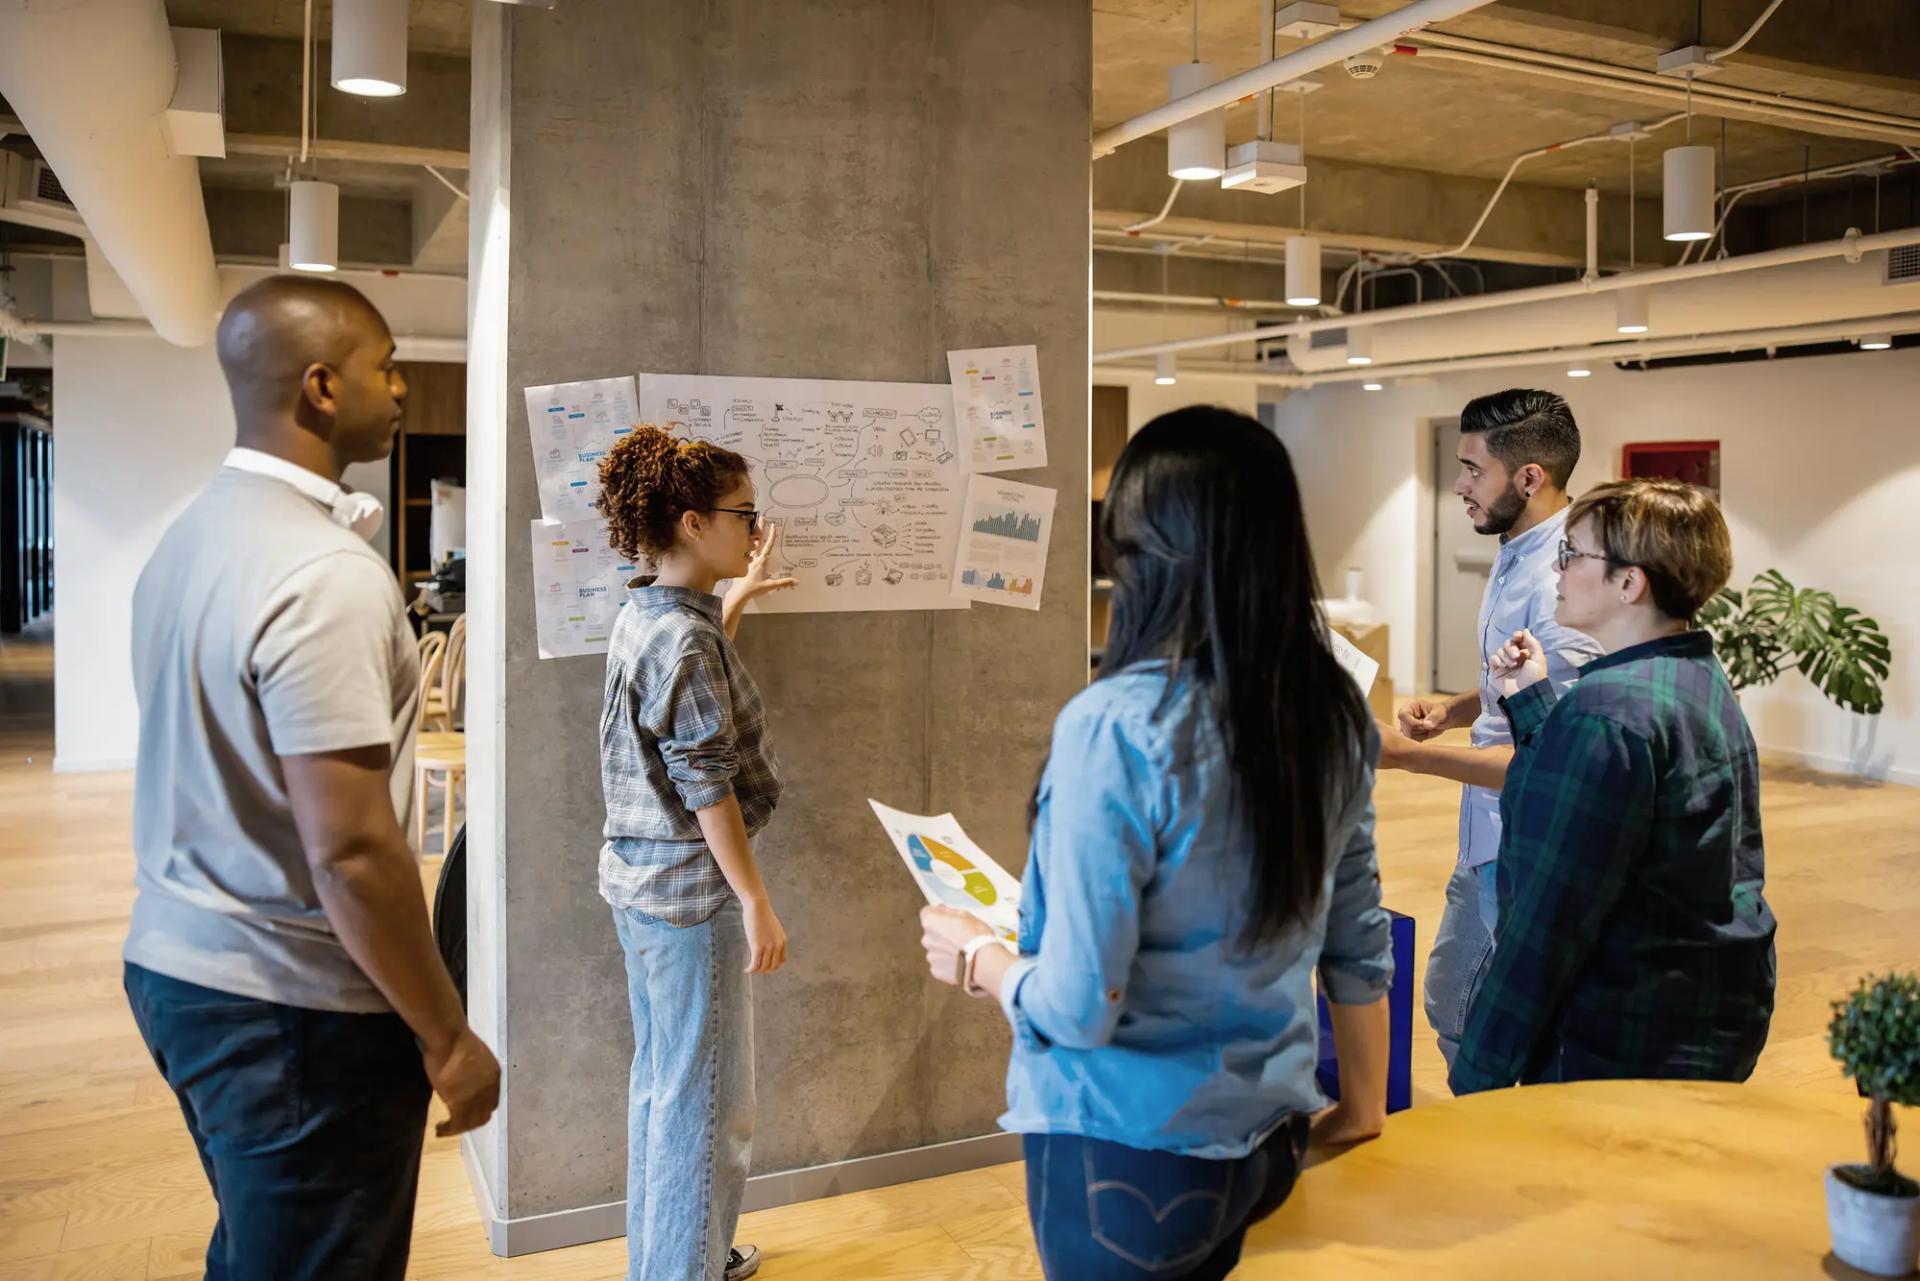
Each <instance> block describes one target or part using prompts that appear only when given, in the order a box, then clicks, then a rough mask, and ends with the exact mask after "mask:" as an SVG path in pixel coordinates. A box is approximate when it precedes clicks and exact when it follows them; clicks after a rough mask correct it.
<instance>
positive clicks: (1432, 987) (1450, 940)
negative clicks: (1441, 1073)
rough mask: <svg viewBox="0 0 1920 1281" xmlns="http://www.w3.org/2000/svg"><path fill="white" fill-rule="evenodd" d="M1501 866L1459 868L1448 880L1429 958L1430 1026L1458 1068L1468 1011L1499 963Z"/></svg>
mask: <svg viewBox="0 0 1920 1281" xmlns="http://www.w3.org/2000/svg"><path fill="white" fill-rule="evenodd" d="M1497 866H1499V865H1498V864H1497V863H1482V864H1481V865H1480V866H1478V867H1465V866H1456V867H1455V868H1454V869H1453V876H1452V877H1451V878H1449V879H1448V881H1447V908H1446V911H1445V912H1443V913H1441V916H1440V928H1439V929H1438V930H1437V931H1436V932H1435V933H1434V936H1433V954H1432V955H1431V956H1429V957H1428V958H1427V993H1426V1007H1427V1022H1428V1023H1429V1024H1431V1025H1432V1026H1433V1030H1434V1033H1435V1035H1437V1036H1438V1037H1439V1038H1440V1054H1441V1056H1442V1057H1443V1058H1445V1059H1446V1061H1447V1066H1448V1067H1449V1068H1451V1067H1452V1066H1453V1056H1454V1055H1456V1054H1458V1053H1459V1052H1460V1035H1461V1033H1463V1032H1465V1031H1466V1029H1467V1010H1468V1009H1469V1008H1471V1007H1472V1005H1473V998H1474V996H1475V995H1476V994H1477V993H1478V992H1479V991H1480V984H1481V982H1482V981H1483V980H1485V978H1486V977H1487V967H1488V966H1489V965H1490V964H1492V962H1493V927H1494V922H1495V921H1496V919H1497V918H1498V916H1499V904H1500V898H1499V894H1498V893H1497V891H1496V890H1495V889H1494V880H1493V876H1494V868H1495V867H1497Z"/></svg>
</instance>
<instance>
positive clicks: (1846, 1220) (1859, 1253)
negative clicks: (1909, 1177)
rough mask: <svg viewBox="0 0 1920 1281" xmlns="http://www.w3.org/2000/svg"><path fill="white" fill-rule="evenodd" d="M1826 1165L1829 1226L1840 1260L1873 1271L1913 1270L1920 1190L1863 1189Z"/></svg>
mask: <svg viewBox="0 0 1920 1281" xmlns="http://www.w3.org/2000/svg"><path fill="white" fill-rule="evenodd" d="M1839 1168H1840V1167H1839V1166H1836V1165H1830V1166H1828V1167H1827V1227H1828V1228H1829V1229H1830V1230H1831V1231H1832V1233H1833V1252H1834V1254H1835V1255H1837V1256H1839V1258H1840V1261H1841V1262H1842V1263H1847V1264H1851V1265H1852V1266H1853V1267H1856V1268H1858V1269H1860V1271H1862V1272H1871V1273H1872V1274H1873V1275H1874V1276H1877V1277H1905V1276H1912V1275H1913V1271H1914V1265H1915V1263H1916V1262H1920V1196H1905V1197H1898V1196H1880V1195H1878V1194H1876V1193H1872V1192H1862V1191H1861V1190H1860V1189H1859V1188H1856V1187H1854V1186H1853V1185H1852V1184H1851V1183H1848V1182H1846V1181H1845V1180H1844V1179H1842V1178H1841V1177H1840V1176H1839V1175H1837V1174H1835V1173H1834V1171H1835V1170H1837V1169H1839Z"/></svg>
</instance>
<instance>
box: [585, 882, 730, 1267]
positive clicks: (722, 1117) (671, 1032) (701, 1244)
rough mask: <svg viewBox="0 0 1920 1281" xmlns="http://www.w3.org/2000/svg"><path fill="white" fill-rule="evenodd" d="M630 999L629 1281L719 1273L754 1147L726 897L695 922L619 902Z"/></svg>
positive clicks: (618, 921)
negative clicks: (676, 921) (673, 920)
mask: <svg viewBox="0 0 1920 1281" xmlns="http://www.w3.org/2000/svg"><path fill="white" fill-rule="evenodd" d="M613 920H614V926H615V928H616V929H618V930H619V932H620V948H621V950H622V951H623V952H625V953H626V957H627V995H628V999H629V1000H630V1001H631V1003H632V1006H633V1072H632V1075H631V1076H630V1077H629V1078H628V1085H627V1281H722V1278H723V1276H724V1274H725V1272H726V1267H727V1250H728V1249H729V1248H730V1247H731V1246H732V1244H733V1232H734V1229H735V1228H736V1227H738V1226H739V1223H740V1198H741V1196H742V1194H743V1193H744V1192H745V1191H746V1186H747V1163H748V1159H749V1156H750V1154H751V1152H752V1148H753V1000H752V997H751V995H750V993H749V991H748V986H747V985H748V982H749V980H748V977H747V973H746V969H747V963H748V960H749V957H748V955H747V931H746V926H745V924H744V923H743V921H742V918H741V913H740V903H739V901H738V900H737V899H736V900H732V901H730V902H729V903H728V904H727V905H726V906H725V907H722V908H721V909H720V910H719V911H718V912H716V913H714V914H713V915H712V916H711V917H709V918H708V919H707V920H705V921H703V922H701V923H700V924H699V925H689V926H685V927H680V926H673V925H669V924H667V923H666V922H665V921H662V920H659V919H657V918H655V917H651V916H648V915H646V914H645V913H643V912H634V911H629V910H624V909H621V908H615V909H614V911H613Z"/></svg>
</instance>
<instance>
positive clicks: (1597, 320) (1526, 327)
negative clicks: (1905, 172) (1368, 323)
mask: <svg viewBox="0 0 1920 1281" xmlns="http://www.w3.org/2000/svg"><path fill="white" fill-rule="evenodd" d="M1885 273H1886V266H1885V261H1884V254H1883V253H1880V254H1868V255H1866V256H1865V257H1864V258H1863V259H1862V260H1861V261H1860V262H1857V263H1850V262H1848V261H1847V260H1846V259H1844V258H1827V259H1822V260H1819V261H1816V262H1802V263H1795V264H1792V265H1790V266H1783V267H1774V268H1771V269H1770V270H1767V271H1750V272H1740V273H1736V274H1733V275H1727V276H1706V277H1701V278H1696V279H1692V280H1682V281H1676V282H1674V283H1672V284H1667V285H1660V286H1658V287H1656V288H1653V289H1652V290H1651V294H1652V300H1651V303H1652V307H1653V308H1654V309H1655V310H1657V311H1658V313H1659V316H1660V332H1661V334H1662V335H1670V336H1673V337H1685V336H1687V335H1692V334H1710V333H1722V332H1728V331H1733V330H1741V329H1752V328H1754V327H1755V326H1757V325H1766V326H1768V327H1770V328H1779V327H1786V326H1792V325H1814V324H1823V323H1827V322H1832V321H1843V320H1856V319H1857V320H1859V321H1861V322H1862V323H1861V326H1860V328H1861V331H1862V332H1873V331H1875V330H1879V329H1884V328H1885V327H1886V325H1885V322H1884V321H1881V322H1880V323H1872V322H1873V321H1875V320H1877V319H1878V318H1880V317H1884V316H1887V315H1890V314H1892V313H1895V312H1911V311H1916V310H1920V281H1915V282H1914V283H1912V284H1904V285H1888V284H1886V283H1884V277H1885ZM1622 292H1638V290H1631V291H1622ZM1368 314H1370V313H1367V312H1361V313H1359V314H1358V315H1356V316H1348V317H1346V318H1345V319H1346V320H1348V321H1350V322H1353V321H1360V320H1364V319H1365V317H1366V316H1367V315H1368ZM1617 319H1618V317H1617V314H1616V311H1615V300H1614V299H1613V298H1610V297H1607V296H1605V295H1604V294H1602V295H1595V296H1590V297H1589V296H1580V297H1568V298H1559V299H1553V300H1548V301H1542V302H1536V303H1527V304H1523V305H1520V306H1515V307H1502V308H1490V309H1488V310H1485V311H1472V312H1463V313H1459V314H1454V315H1438V316H1434V317H1432V318H1431V319H1425V320H1421V319H1414V320H1402V321H1398V322H1396V323H1393V324H1386V325H1375V326H1373V327H1372V328H1373V342H1372V351H1371V354H1372V356H1373V366H1372V368H1373V369H1374V370H1375V371H1376V372H1378V373H1382V374H1385V373H1391V372H1392V371H1393V368H1394V367H1395V366H1397V365H1402V364H1407V363H1409V362H1414V361H1430V360H1452V359H1458V358H1461V357H1469V356H1485V355H1493V354H1496V353H1501V352H1515V351H1538V350H1543V349H1547V348H1554V347H1578V346H1584V345H1586V344H1597V343H1603V342H1607V341H1612V340H1618V341H1619V342H1620V343H1621V344H1622V345H1623V346H1630V345H1632V340H1631V339H1623V338H1620V337H1619V334H1618V326H1617ZM1349 342H1350V340H1349V339H1348V338H1347V337H1345V336H1343V335H1342V334H1341V333H1340V331H1338V330H1325V331H1322V332H1321V333H1318V334H1301V335H1296V336H1294V337H1291V338H1289V339H1288V340H1287V355H1288V356H1289V357H1291V358H1292V360H1293V363H1294V364H1295V365H1296V366H1298V367H1299V368H1300V369H1301V370H1303V371H1308V372H1333V371H1336V370H1337V371H1345V370H1346V369H1348V368H1349V365H1348V361H1349Z"/></svg>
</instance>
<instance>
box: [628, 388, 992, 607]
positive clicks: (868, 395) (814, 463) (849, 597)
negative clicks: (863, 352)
mask: <svg viewBox="0 0 1920 1281" xmlns="http://www.w3.org/2000/svg"><path fill="white" fill-rule="evenodd" d="M640 419H641V421H642V422H649V423H653V424H655V425H656V426H660V427H664V428H666V429H668V430H670V431H672V432H674V433H676V434H678V435H684V436H690V437H694V438H696V439H700V440H710V441H712V442H714V443H715V444H717V445H723V446H725V447H726V448H728V449H731V450H733V451H735V452H736V453H739V454H742V455H744V456H745V457H746V459H747V464H748V467H749V468H750V470H751V471H752V473H753V488H754V501H755V504H756V505H757V506H758V507H759V508H760V510H761V511H763V512H765V513H766V515H767V518H768V519H769V520H772V521H774V522H776V523H778V524H779V526H780V546H779V550H778V552H777V553H776V560H777V561H778V562H779V563H778V564H775V565H773V566H771V567H770V571H771V572H772V573H774V574H777V575H789V576H791V577H793V578H796V579H798V580H799V585H798V586H797V587H795V588H794V589H793V590H791V591H784V592H775V593H773V594H772V595H770V596H763V597H761V598H760V599H759V600H757V601H755V602H754V603H753V605H752V606H750V608H751V609H754V610H761V611H764V612H767V613H783V614H784V613H824V612H848V611H858V610H878V609H965V608H966V607H967V602H966V601H964V600H955V599H953V597H952V595H951V593H950V591H949V585H950V580H951V578H952V575H953V563H954V555H955V552H956V551H957V550H958V547H959V538H960V506H961V501H962V497H963V495H964V494H965V492H966V485H967V469H966V458H965V455H964V454H963V453H962V452H961V451H962V447H963V444H962V442H961V441H960V439H959V437H958V434H957V432H956V430H955V427H954V421H953V392H952V389H951V388H950V387H946V386H942V385H940V384H923V383H876V382H829V381H822V380H816V379H808V378H726V377H713V376H707V375H701V374H641V375H640Z"/></svg>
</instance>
